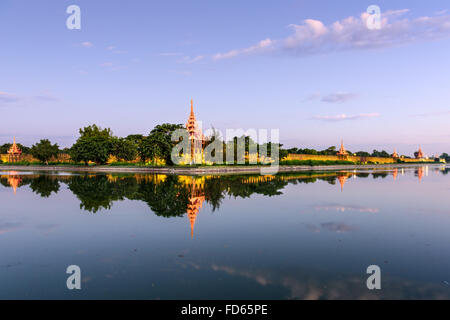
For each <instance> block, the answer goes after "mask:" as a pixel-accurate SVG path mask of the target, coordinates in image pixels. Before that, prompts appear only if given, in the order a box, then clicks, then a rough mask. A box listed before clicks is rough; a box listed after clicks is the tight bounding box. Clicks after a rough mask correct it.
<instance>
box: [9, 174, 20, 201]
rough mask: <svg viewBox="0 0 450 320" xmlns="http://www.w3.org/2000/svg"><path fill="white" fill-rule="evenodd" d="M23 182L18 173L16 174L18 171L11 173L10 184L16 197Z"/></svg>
mask: <svg viewBox="0 0 450 320" xmlns="http://www.w3.org/2000/svg"><path fill="white" fill-rule="evenodd" d="M21 182H22V178H21V177H19V173H18V172H16V171H11V172H9V176H8V183H9V185H10V186H11V187H12V188H13V190H14V195H16V192H17V188H18V187H19V185H20V183H21Z"/></svg>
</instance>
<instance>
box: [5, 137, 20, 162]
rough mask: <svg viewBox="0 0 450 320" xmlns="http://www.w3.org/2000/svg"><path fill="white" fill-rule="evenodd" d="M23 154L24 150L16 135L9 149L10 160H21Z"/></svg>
mask: <svg viewBox="0 0 450 320" xmlns="http://www.w3.org/2000/svg"><path fill="white" fill-rule="evenodd" d="M21 154H22V150H20V148H19V147H18V146H17V144H16V137H14V142H13V144H12V146H11V148H9V150H8V162H16V161H19V160H20V155H21Z"/></svg>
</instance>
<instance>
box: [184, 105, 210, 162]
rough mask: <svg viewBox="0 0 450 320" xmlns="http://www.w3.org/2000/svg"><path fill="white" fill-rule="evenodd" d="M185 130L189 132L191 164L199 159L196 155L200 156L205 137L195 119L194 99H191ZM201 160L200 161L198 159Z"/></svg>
mask: <svg viewBox="0 0 450 320" xmlns="http://www.w3.org/2000/svg"><path fill="white" fill-rule="evenodd" d="M186 130H187V131H188V134H189V141H190V149H191V159H190V160H191V164H192V163H196V162H199V161H196V160H197V157H198V156H201V155H202V153H203V147H204V145H205V142H206V139H205V137H204V135H203V133H202V130H201V128H200V126H199V125H198V123H197V120H196V119H195V114H194V101H193V100H192V99H191V113H190V114H189V118H188V120H187V122H186ZM200 162H201V161H200Z"/></svg>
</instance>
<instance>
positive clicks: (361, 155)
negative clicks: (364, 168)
mask: <svg viewBox="0 0 450 320" xmlns="http://www.w3.org/2000/svg"><path fill="white" fill-rule="evenodd" d="M356 155H357V156H358V157H370V153H368V152H366V151H358V152H357V153H356Z"/></svg>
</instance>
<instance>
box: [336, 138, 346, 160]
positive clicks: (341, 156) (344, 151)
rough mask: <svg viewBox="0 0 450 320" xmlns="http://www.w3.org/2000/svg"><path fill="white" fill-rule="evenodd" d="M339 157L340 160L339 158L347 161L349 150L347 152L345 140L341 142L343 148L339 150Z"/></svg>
mask: <svg viewBox="0 0 450 320" xmlns="http://www.w3.org/2000/svg"><path fill="white" fill-rule="evenodd" d="M337 156H338V158H339V159H340V160H345V159H347V156H348V152H347V150H345V147H344V140H341V147H340V148H339V151H338V153H337Z"/></svg>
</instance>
